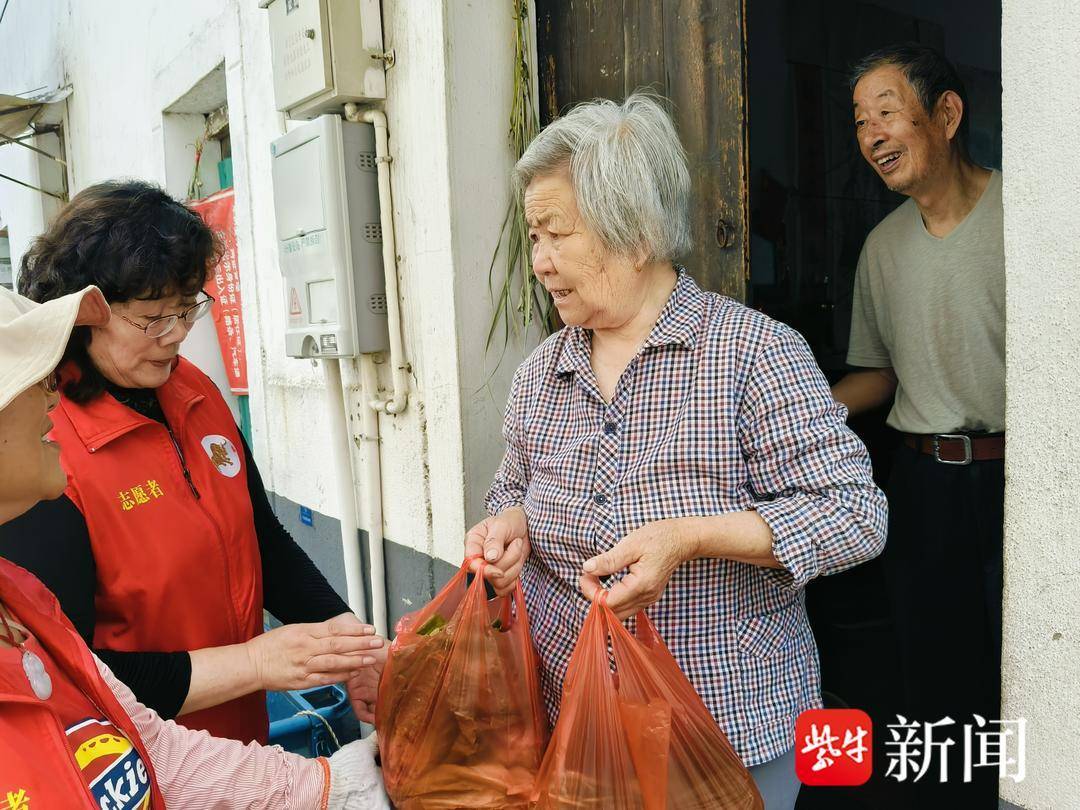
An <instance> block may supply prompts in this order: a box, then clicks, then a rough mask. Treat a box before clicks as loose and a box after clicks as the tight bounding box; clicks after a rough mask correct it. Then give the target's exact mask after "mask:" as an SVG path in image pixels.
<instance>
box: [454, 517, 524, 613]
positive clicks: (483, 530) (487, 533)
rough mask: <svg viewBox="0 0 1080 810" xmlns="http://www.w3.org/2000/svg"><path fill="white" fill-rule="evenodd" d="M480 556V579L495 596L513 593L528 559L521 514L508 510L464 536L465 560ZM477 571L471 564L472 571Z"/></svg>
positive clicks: (486, 520)
mask: <svg viewBox="0 0 1080 810" xmlns="http://www.w3.org/2000/svg"><path fill="white" fill-rule="evenodd" d="M476 555H483V557H484V560H485V561H486V562H487V565H486V566H484V579H486V580H487V581H488V582H490V583H491V585H492V587H493V588H494V589H495V593H497V594H498V595H499V596H505V595H506V594H508V593H510V591H512V590H513V589H514V583H515V582H517V578H518V576H519V575H520V574H521V567H522V566H523V565H524V564H525V558H526V557H528V556H529V526H528V523H527V522H526V520H525V510H524V509H522V508H521V507H520V506H511V507H510V508H509V509H504V510H503V511H502V512H500V513H499V514H497V515H495V516H494V517H489V518H484V519H483V520H481V521H480V522H479V523H477V524H476V525H475V526H473V527H472V528H471V529H469V531H468V533H467V534H466V535H465V556H466V557H473V556H476ZM479 568H480V561H479V560H474V561H473V564H472V570H473V571H477V570H479Z"/></svg>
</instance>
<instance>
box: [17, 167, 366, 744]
mask: <svg viewBox="0 0 1080 810" xmlns="http://www.w3.org/2000/svg"><path fill="white" fill-rule="evenodd" d="M218 250H219V249H218V242H217V239H216V237H215V235H214V234H213V232H212V231H211V230H210V229H209V228H208V227H207V226H206V224H205V223H204V222H203V221H202V220H201V219H200V218H199V217H198V216H197V215H196V214H195V213H193V212H192V211H191V210H190V209H188V208H187V207H186V206H184V205H183V204H182V203H179V202H177V201H176V200H174V199H172V198H171V197H170V196H169V195H167V194H166V193H165V192H163V191H162V190H161V189H159V188H157V187H155V186H152V185H150V184H147V183H143V182H138V181H125V182H107V183H101V184H98V185H95V186H91V187H89V188H87V189H85V190H83V191H81V192H80V193H79V194H77V195H76V196H75V198H74V199H73V200H72V201H71V202H70V203H69V204H68V205H67V206H66V207H65V208H64V209H63V210H62V211H61V212H60V214H59V215H58V216H57V218H56V220H55V221H54V223H53V224H52V226H51V227H50V228H49V229H48V231H47V232H46V233H45V234H44V235H42V236H41V237H39V238H38V239H37V240H36V241H35V242H34V244H33V246H32V247H31V249H30V250H29V252H28V253H27V254H26V255H25V256H24V258H23V260H22V265H21V270H20V273H19V276H18V280H19V290H20V291H21V292H22V293H23V294H24V295H26V296H27V297H29V298H30V299H32V300H35V301H39V302H43V301H49V300H52V299H55V298H57V297H59V296H62V295H65V294H68V293H71V292H73V291H76V290H80V289H82V288H84V287H86V286H87V285H90V284H93V285H96V286H97V287H99V288H100V289H101V291H102V292H103V293H104V296H105V299H106V301H107V302H108V303H109V315H110V317H109V318H108V321H107V322H106V323H104V324H102V325H100V326H83V327H79V328H77V329H76V330H75V331H74V332H73V333H72V337H71V340H70V341H69V343H68V345H67V348H66V351H65V352H64V355H63V359H62V361H61V365H60V367H59V369H58V374H59V380H60V404H59V407H57V409H56V411H55V412H54V414H53V416H52V421H53V430H52V433H51V436H52V438H54V439H56V440H57V441H58V442H59V443H60V444H61V446H63V448H64V451H63V454H62V455H61V463H62V464H63V466H64V469H65V470H66V472H67V475H68V486H67V489H66V490H65V492H64V495H63V497H61V498H58V499H56V500H53V501H47V502H43V503H41V504H39V505H38V506H37V507H35V508H33V509H31V510H29V511H28V512H27V513H26V514H25V515H23V516H21V517H20V518H18V519H16V520H13V521H11V522H10V523H8V524H7V525H6V526H3V527H0V556H2V557H5V558H7V559H8V560H11V561H12V562H16V563H18V564H19V565H21V566H23V567H24V568H27V569H28V570H30V571H32V572H33V573H34V574H36V575H37V576H38V577H39V578H40V579H41V580H42V581H43V582H44V583H45V584H46V585H47V586H48V587H49V588H50V589H51V590H52V591H53V592H54V593H55V594H56V596H57V598H58V599H59V600H60V605H61V607H62V608H63V610H64V612H65V613H66V614H67V615H68V617H70V619H71V620H72V622H73V623H74V625H75V627H76V629H78V631H79V632H80V634H81V635H82V636H83V638H84V639H85V640H86V642H87V643H88V644H89V645H90V646H91V647H92V648H93V649H94V652H95V653H96V654H97V655H98V656H99V657H100V658H101V659H102V660H103V661H104V662H105V663H106V664H108V666H109V667H110V669H112V670H113V672H115V673H116V675H117V677H119V678H120V680H121V681H123V682H124V683H125V684H127V685H128V686H129V687H130V688H131V689H132V691H133V692H134V693H135V696H136V697H137V698H138V699H139V700H140V701H141V702H143V703H144V704H146V705H147V706H149V707H150V708H153V709H154V710H156V711H157V712H158V713H159V714H161V715H162V716H163V717H167V718H172V717H175V718H177V720H178V722H180V723H182V724H184V725H185V726H188V727H189V728H198V729H206V730H208V731H210V732H211V733H212V734H215V735H217V736H225V737H232V738H234V739H238V740H242V741H245V742H247V741H250V740H256V741H259V742H265V741H266V738H267V732H268V722H267V715H266V699H265V695H264V691H263V690H267V689H270V690H285V689H301V688H306V687H311V686H316V685H323V684H328V683H335V682H339V681H345V680H349V679H350V676H351V675H354V674H357V676H358V677H360V676H359V674H358V673H360V671H361V670H363V669H364V668H365V667H369V666H371V665H372V664H373V663H374V662H375V660H376V657H377V656H378V655H380V654H381V652H380V648H381V645H382V640H381V639H380V638H378V637H377V636H375V635H374V630H373V628H372V627H370V626H369V625H365V624H362V623H361V622H360V621H359V620H358V619H357V618H356V617H355V616H354V615H353V614H352V613H351V612H349V608H348V606H347V605H346V604H345V602H344V601H343V600H342V599H341V598H340V597H339V596H338V595H337V594H336V593H335V592H334V590H333V589H332V588H331V587H330V585H329V584H328V583H327V581H326V579H325V577H323V575H322V574H321V573H320V572H319V570H318V569H317V568H316V567H315V565H314V564H313V563H312V561H311V560H310V558H309V557H308V556H307V555H306V554H305V553H304V552H303V551H302V550H301V549H300V548H299V546H297V544H296V543H295V542H294V541H293V540H292V538H291V537H290V536H289V534H288V533H287V532H286V531H285V529H284V528H283V527H282V526H281V524H280V522H279V521H278V520H277V518H276V516H275V514H274V512H273V510H272V509H271V507H270V504H269V501H268V499H267V495H266V492H265V490H264V488H263V485H262V481H261V479H260V477H259V472H258V470H257V469H256V468H255V464H254V462H253V460H252V458H251V454H250V452H249V450H248V447H247V445H246V443H245V441H244V439H243V438H242V436H241V434H240V432H239V431H238V430H237V427H236V424H235V422H234V421H233V417H232V414H231V412H230V411H229V408H228V406H227V404H226V402H225V400H224V398H223V397H222V396H221V394H220V393H219V391H218V389H217V387H216V386H215V385H214V383H213V382H211V381H210V379H209V378H208V377H207V376H206V375H205V374H203V373H202V372H201V371H199V370H198V369H197V368H195V366H194V365H192V364H191V363H189V362H187V361H186V360H184V359H183V358H182V357H181V356H180V355H179V351H180V344H181V343H182V342H183V340H184V338H186V337H187V335H188V331H189V330H190V329H191V327H192V324H194V322H195V321H196V320H197V319H198V318H200V317H202V316H203V315H205V314H206V313H207V312H208V311H209V310H210V305H211V298H210V297H209V296H208V295H207V294H206V293H205V292H203V290H202V288H203V286H204V284H205V281H206V277H207V274H208V273H209V272H210V271H211V270H212V268H213V266H214V264H215V263H216V261H217V258H218V255H219V253H218ZM42 537H49V543H42V542H41V538H42ZM264 608H266V609H267V610H269V611H270V612H271V613H272V614H273V615H274V616H276V617H277V618H278V619H279V620H280V621H281V622H283V623H284V625H285V626H283V627H280V628H278V629H275V630H271V631H269V632H267V633H263V609H264ZM360 680H362V677H361V678H360ZM357 683H358V682H357ZM349 688H350V693H351V695H350V696H351V697H353V698H354V700H353V705H354V707H355V708H356V711H357V714H358V716H359V717H360V719H361V720H366V721H369V722H370V721H371V720H372V717H371V712H370V708H371V707H369V706H367V705H366V704H365V703H364V702H363V701H362V700H360V699H358V698H357V697H356V690H357V689H358V686H357V685H356V683H352V684H351V685H350V687H349Z"/></svg>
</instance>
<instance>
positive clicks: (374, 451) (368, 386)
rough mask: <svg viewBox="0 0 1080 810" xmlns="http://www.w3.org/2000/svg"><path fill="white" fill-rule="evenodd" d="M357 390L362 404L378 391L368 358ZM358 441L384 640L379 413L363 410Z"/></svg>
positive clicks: (376, 620) (375, 619)
mask: <svg viewBox="0 0 1080 810" xmlns="http://www.w3.org/2000/svg"><path fill="white" fill-rule="evenodd" d="M360 386H361V388H360V390H361V394H362V396H363V397H364V401H365V402H371V401H372V400H373V399H374V397H375V396H376V395H377V394H378V391H379V378H378V372H377V370H376V368H375V360H374V359H373V358H372V356H371V355H370V354H365V355H361V357H360ZM361 431H362V434H361V437H360V438H361V440H362V443H363V451H364V457H363V462H362V466H361V471H362V474H361V482H360V487H361V492H362V494H363V498H364V519H365V522H366V523H367V531H368V562H369V564H370V566H371V623H372V624H373V625H375V630H376V632H377V633H378V634H379V635H381V636H383V637H384V638H385V637H386V630H387V627H386V565H385V563H384V560H383V507H382V469H381V466H380V459H379V448H380V446H381V445H380V443H379V412H378V411H376V410H375V409H374V408H371V407H367V406H365V407H364V408H363V410H362V416H361Z"/></svg>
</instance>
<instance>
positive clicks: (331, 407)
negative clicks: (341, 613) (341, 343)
mask: <svg viewBox="0 0 1080 810" xmlns="http://www.w3.org/2000/svg"><path fill="white" fill-rule="evenodd" d="M322 367H323V377H324V379H325V382H326V405H327V411H328V412H329V416H330V448H331V454H332V456H333V464H334V480H335V481H336V482H337V487H338V509H339V511H340V512H341V514H340V516H339V519H340V521H341V551H342V554H343V555H344V558H345V587H346V589H347V592H348V593H347V598H346V601H347V602H348V603H349V608H350V609H351V610H352V612H353V613H355V614H356V615H357V616H358V617H359V618H360V619H361V620H367V609H366V607H367V606H366V605H365V603H364V580H363V577H362V576H361V572H362V571H363V567H362V566H361V564H360V542H359V531H360V529H359V525H358V522H357V519H356V495H355V494H354V492H353V470H352V457H351V454H350V452H349V447H350V445H351V442H350V441H349V425H348V419H347V418H346V416H345V401H344V399H343V396H344V391H343V390H342V387H341V361H340V360H338V359H337V358H327V359H324V360H323V361H322ZM364 410H365V411H366V410H369V409H368V408H365V409H364ZM380 556H381V555H380ZM372 574H373V575H374V569H372Z"/></svg>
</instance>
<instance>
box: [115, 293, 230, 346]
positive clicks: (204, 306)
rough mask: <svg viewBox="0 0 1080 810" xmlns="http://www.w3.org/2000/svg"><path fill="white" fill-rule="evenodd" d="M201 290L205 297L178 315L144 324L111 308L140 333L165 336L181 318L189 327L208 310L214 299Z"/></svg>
mask: <svg viewBox="0 0 1080 810" xmlns="http://www.w3.org/2000/svg"><path fill="white" fill-rule="evenodd" d="M201 292H202V294H203V295H205V296H206V298H204V299H203V300H202V301H196V302H195V303H194V304H192V305H191V306H190V307H188V308H187V309H185V310H184V311H183V312H181V313H180V314H179V315H165V316H163V317H161V318H154V320H152V321H150V323H148V324H146V325H145V326H143V325H142V324H141V323H135V321H133V320H131V318H125V317H124V316H123V315H121V314H120V313H119V312H116V311H115V310H113V315H115V316H116V317H118V318H120V319H121V320H124V321H127V322H128V323H130V324H131V325H132V326H134V327H135V328H136V329H139V330H141V331H142V333H143V334H144V335H146V336H147V337H148V338H159V337H165V335H167V334H169V332H171V331H172V330H173V327H175V326H176V325H177V324H178V323H180V319H181V318H183V319H184V323H186V324H187V325H188V327H191V326H192V325H193V324H194V323H195V321H197V320H199V318H201V317H202V316H203V315H205V314H206V313H207V312H209V311H210V305H211V304H213V303H214V301H215V300H216V299H215V298H214V296H212V295H210V294H209V293H208V292H207V291H206V290H201Z"/></svg>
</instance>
